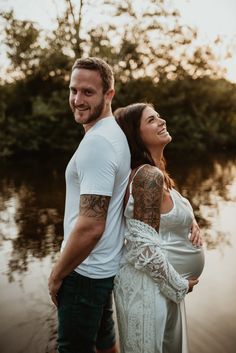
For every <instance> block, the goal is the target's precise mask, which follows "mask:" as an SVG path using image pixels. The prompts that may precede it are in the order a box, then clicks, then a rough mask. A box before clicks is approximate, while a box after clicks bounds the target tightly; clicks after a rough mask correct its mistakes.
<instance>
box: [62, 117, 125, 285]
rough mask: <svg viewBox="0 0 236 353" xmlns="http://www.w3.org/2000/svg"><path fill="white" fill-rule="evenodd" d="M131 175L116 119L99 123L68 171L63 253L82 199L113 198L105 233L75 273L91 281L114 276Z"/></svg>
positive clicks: (122, 238)
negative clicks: (90, 197)
mask: <svg viewBox="0 0 236 353" xmlns="http://www.w3.org/2000/svg"><path fill="white" fill-rule="evenodd" d="M129 174H130V151H129V147H128V143H127V140H126V137H125V135H124V133H123V131H122V130H121V128H120V127H119V125H118V124H117V123H116V121H115V118H114V117H106V118H103V119H101V120H99V121H98V122H97V123H96V124H95V125H94V126H93V127H91V128H90V129H89V130H88V131H87V133H86V134H85V136H84V138H83V140H82V141H81V143H80V145H79V147H78V149H77V150H76V152H75V153H74V155H73V157H72V158H71V160H70V162H69V163H68V166H67V169H66V203H65V216H64V240H63V242H62V250H63V248H64V246H65V244H66V241H67V239H68V237H69V235H70V233H71V231H72V229H73V227H74V225H75V221H76V219H77V217H78V214H79V202H80V195H83V194H94V195H104V196H110V197H111V199H110V203H109V208H108V214H107V219H106V227H105V231H104V233H103V235H102V237H101V239H100V240H99V242H98V243H97V245H96V246H95V248H94V249H93V250H92V252H91V253H90V255H89V256H88V257H87V258H86V259H85V260H84V261H83V262H82V263H81V264H80V265H79V266H78V267H77V268H76V269H75V271H76V272H78V273H80V274H81V275H83V276H86V277H90V278H108V277H111V276H114V275H115V274H116V273H117V271H118V268H119V263H120V258H121V255H122V247H123V241H124V218H123V200H124V195H125V191H126V187H127V184H128V179H129Z"/></svg>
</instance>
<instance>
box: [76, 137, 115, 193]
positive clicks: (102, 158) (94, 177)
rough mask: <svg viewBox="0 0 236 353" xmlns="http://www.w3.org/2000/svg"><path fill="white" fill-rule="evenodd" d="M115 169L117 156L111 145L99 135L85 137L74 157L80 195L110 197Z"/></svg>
mask: <svg viewBox="0 0 236 353" xmlns="http://www.w3.org/2000/svg"><path fill="white" fill-rule="evenodd" d="M117 167H118V166H117V156H116V153H115V150H114V148H113V146H112V144H111V143H110V142H109V141H107V140H106V138H105V137H103V136H100V135H94V134H93V135H91V136H86V140H85V141H82V143H81V144H80V146H79V154H78V155H77V156H76V168H77V172H78V176H79V179H80V195H84V194H93V195H105V196H111V195H112V192H113V187H114V182H115V177H116V172H117Z"/></svg>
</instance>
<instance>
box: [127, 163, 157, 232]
mask: <svg viewBox="0 0 236 353" xmlns="http://www.w3.org/2000/svg"><path fill="white" fill-rule="evenodd" d="M163 183H164V181H163V174H162V173H161V171H160V170H158V169H157V168H155V167H151V166H145V167H143V168H142V169H141V170H140V171H139V172H138V173H137V175H136V176H135V178H134V181H133V191H132V193H133V197H134V218H135V219H138V220H140V221H142V222H144V223H147V224H148V225H150V226H152V227H153V228H155V229H156V230H157V231H158V230H159V226H160V212H161V202H162V194H163Z"/></svg>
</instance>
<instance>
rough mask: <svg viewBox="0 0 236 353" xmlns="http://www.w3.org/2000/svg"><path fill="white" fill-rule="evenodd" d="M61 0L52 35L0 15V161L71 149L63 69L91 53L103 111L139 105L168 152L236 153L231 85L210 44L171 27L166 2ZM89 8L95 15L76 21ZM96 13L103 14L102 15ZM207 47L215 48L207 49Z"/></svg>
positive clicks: (77, 131)
mask: <svg viewBox="0 0 236 353" xmlns="http://www.w3.org/2000/svg"><path fill="white" fill-rule="evenodd" d="M133 3H134V2H132V1H130V0H128V1H126V2H122V1H115V0H110V1H106V0H98V1H91V0H90V1H89V0H87V1H86V0H80V1H79V2H77V4H78V6H75V5H73V4H72V2H71V1H70V0H65V11H64V13H63V14H62V15H61V16H58V17H57V20H56V21H57V23H56V26H55V29H54V30H52V31H47V32H46V31H44V30H42V29H41V28H39V26H38V25H37V24H36V23H33V22H31V21H22V20H18V19H16V18H15V16H14V12H13V11H9V12H4V13H1V18H2V20H3V22H2V33H3V41H4V44H5V48H6V53H7V57H8V60H9V66H8V69H7V72H6V74H5V76H4V77H2V78H1V85H0V155H1V156H9V155H14V154H19V153H25V152H30V153H31V152H46V151H47V152H50V151H61V152H62V151H71V150H73V149H74V148H75V147H76V146H77V145H78V142H79V141H80V139H81V137H82V134H83V132H82V129H81V127H80V126H78V125H76V124H75V123H74V121H73V118H72V114H71V112H70V109H69V105H68V83H69V77H70V69H71V66H72V64H73V62H74V60H75V58H78V57H84V56H87V55H91V56H99V57H101V58H103V59H104V60H106V61H107V62H108V63H109V64H111V66H112V67H113V69H114V72H115V77H116V96H115V99H114V104H113V108H114V109H115V108H117V107H118V106H124V105H126V104H130V103H132V102H137V101H148V102H151V103H153V104H154V105H155V107H156V109H157V110H158V111H159V112H160V113H161V114H162V115H163V116H164V117H165V119H166V120H167V122H168V128H169V130H170V132H171V134H172V136H173V137H174V141H175V143H174V144H172V145H171V148H172V149H174V150H178V151H180V152H184V151H186V150H188V151H189V150H192V151H198V152H205V151H206V150H214V151H215V150H220V151H221V150H225V149H235V147H236V90H235V88H236V85H235V84H232V83H230V82H228V81H226V80H225V79H224V78H223V77H224V72H223V70H222V69H221V68H220V67H219V66H218V65H217V58H216V57H215V55H214V53H213V51H212V48H211V47H210V46H206V45H204V46H199V45H197V44H196V43H197V41H196V40H197V32H196V30H194V29H192V28H190V27H187V26H184V25H181V21H180V20H181V19H180V16H179V14H178V12H177V11H176V10H175V9H172V8H171V7H170V5H169V2H168V3H167V1H165V0H162V1H158V2H157V1H153V0H146V1H145V2H143V6H142V8H141V9H140V8H135V6H134V5H133ZM94 7H97V9H100V11H101V12H102V13H103V14H104V18H103V20H102V22H101V23H100V24H97V23H96V24H95V23H91V24H90V25H89V26H88V25H85V18H86V16H87V14H88V13H89V12H91V11H93V13H94V14H95V13H96V11H95V10H94ZM105 15H106V16H105ZM216 45H217V43H216Z"/></svg>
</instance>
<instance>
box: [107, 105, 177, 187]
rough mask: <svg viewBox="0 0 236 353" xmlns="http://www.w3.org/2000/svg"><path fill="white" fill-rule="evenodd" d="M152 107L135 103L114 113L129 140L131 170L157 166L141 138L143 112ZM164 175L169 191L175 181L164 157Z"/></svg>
mask: <svg viewBox="0 0 236 353" xmlns="http://www.w3.org/2000/svg"><path fill="white" fill-rule="evenodd" d="M147 107H151V108H153V109H154V107H153V105H152V104H149V103H134V104H130V105H128V106H126V107H122V108H118V109H116V111H115V112H114V116H115V118H116V121H117V123H118V124H119V125H120V127H121V129H122V130H123V131H124V133H125V135H126V138H127V140H128V144H129V148H130V153H131V168H132V169H135V168H138V167H139V166H141V165H143V164H149V165H153V166H155V163H154V161H153V159H152V156H151V153H150V152H149V151H148V149H147V148H146V146H145V144H144V143H143V141H142V139H141V136H140V123H141V117H142V114H143V111H144V109H145V108H147ZM159 168H160V170H161V171H162V172H163V175H164V182H165V184H166V186H167V188H168V189H171V188H172V187H173V186H174V181H173V179H172V178H171V177H170V176H169V174H168V173H167V171H166V160H165V158H164V157H162V159H161V164H160V166H159Z"/></svg>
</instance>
